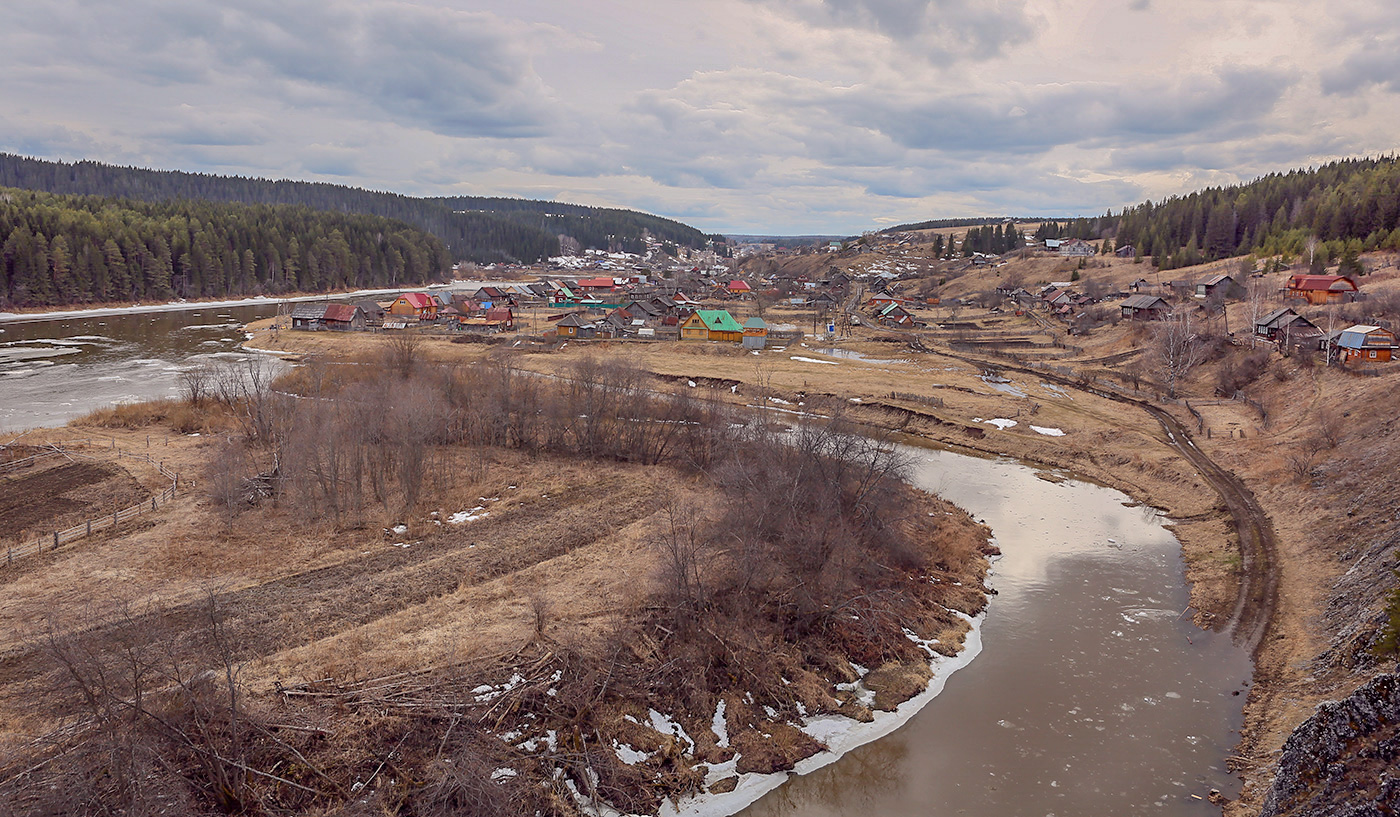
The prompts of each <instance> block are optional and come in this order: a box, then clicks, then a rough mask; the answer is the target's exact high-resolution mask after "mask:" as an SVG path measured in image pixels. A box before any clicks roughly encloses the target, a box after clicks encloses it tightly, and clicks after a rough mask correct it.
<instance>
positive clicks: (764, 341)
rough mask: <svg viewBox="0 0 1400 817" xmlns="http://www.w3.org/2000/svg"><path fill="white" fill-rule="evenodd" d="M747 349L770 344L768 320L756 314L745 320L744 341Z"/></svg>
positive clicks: (759, 347)
mask: <svg viewBox="0 0 1400 817" xmlns="http://www.w3.org/2000/svg"><path fill="white" fill-rule="evenodd" d="M742 344H743V347H744V348H745V349H762V348H763V347H765V346H767V345H768V321H765V320H764V319H762V318H760V317H758V316H754V317H752V318H749V319H748V320H746V321H744V339H743V341H742Z"/></svg>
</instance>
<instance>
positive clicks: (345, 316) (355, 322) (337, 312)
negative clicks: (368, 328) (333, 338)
mask: <svg viewBox="0 0 1400 817" xmlns="http://www.w3.org/2000/svg"><path fill="white" fill-rule="evenodd" d="M322 320H323V321H324V322H325V325H326V328H327V329H330V330H331V331H333V332H363V331H365V311H364V310H363V309H361V308H359V307H358V306H356V305H354V304H327V305H326V314H325V317H324V318H322Z"/></svg>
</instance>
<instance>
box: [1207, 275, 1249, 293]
mask: <svg viewBox="0 0 1400 817" xmlns="http://www.w3.org/2000/svg"><path fill="white" fill-rule="evenodd" d="M1243 294H1244V287H1242V286H1240V285H1239V284H1238V283H1236V282H1235V279H1234V278H1232V277H1231V276H1229V275H1212V276H1210V277H1208V278H1202V279H1201V280H1199V281H1197V282H1196V297H1197V298H1211V297H1223V298H1238V297H1240V296H1241V295H1243Z"/></svg>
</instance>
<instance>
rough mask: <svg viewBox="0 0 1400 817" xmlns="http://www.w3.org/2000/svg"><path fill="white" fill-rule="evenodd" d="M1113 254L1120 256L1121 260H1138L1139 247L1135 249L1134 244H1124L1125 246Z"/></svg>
mask: <svg viewBox="0 0 1400 817" xmlns="http://www.w3.org/2000/svg"><path fill="white" fill-rule="evenodd" d="M1113 254H1114V255H1116V256H1118V257H1119V258H1136V257H1137V247H1134V246H1133V245H1132V244H1124V245H1123V246H1121V247H1119V248H1118V249H1116V250H1114V251H1113Z"/></svg>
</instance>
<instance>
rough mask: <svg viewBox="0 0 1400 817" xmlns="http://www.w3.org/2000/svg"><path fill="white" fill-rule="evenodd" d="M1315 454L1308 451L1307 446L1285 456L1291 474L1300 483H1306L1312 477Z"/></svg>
mask: <svg viewBox="0 0 1400 817" xmlns="http://www.w3.org/2000/svg"><path fill="white" fill-rule="evenodd" d="M1314 453H1315V452H1312V451H1309V450H1307V447H1306V446H1305V447H1303V448H1302V449H1301V450H1299V451H1292V452H1289V453H1288V454H1286V455H1285V456H1284V462H1285V463H1286V464H1287V466H1288V471H1289V473H1291V474H1292V475H1293V477H1294V478H1295V479H1297V480H1298V481H1299V482H1306V481H1307V480H1308V479H1309V478H1311V477H1312V472H1313V455H1314Z"/></svg>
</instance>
